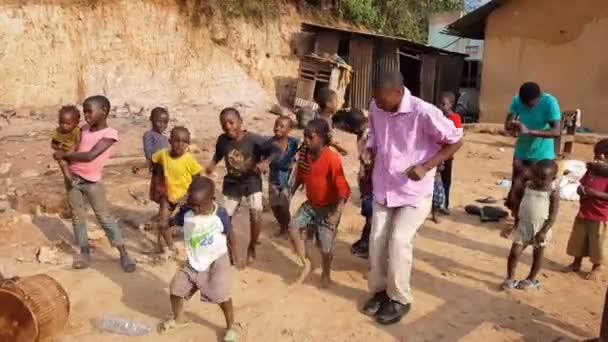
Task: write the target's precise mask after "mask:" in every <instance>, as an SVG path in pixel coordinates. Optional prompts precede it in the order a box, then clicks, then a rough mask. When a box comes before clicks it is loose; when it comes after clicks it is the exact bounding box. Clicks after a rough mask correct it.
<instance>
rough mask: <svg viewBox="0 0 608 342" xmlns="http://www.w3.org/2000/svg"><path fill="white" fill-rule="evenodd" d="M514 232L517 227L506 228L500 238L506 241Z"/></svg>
mask: <svg viewBox="0 0 608 342" xmlns="http://www.w3.org/2000/svg"><path fill="white" fill-rule="evenodd" d="M513 230H515V227H509V228H505V229H503V230H502V231H501V232H500V236H502V237H503V238H505V239H506V238H508V237H509V236H511V234H512V233H513Z"/></svg>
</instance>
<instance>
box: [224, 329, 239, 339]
mask: <svg viewBox="0 0 608 342" xmlns="http://www.w3.org/2000/svg"><path fill="white" fill-rule="evenodd" d="M238 340H239V333H238V332H237V331H236V330H234V329H228V331H226V335H224V342H237V341H238Z"/></svg>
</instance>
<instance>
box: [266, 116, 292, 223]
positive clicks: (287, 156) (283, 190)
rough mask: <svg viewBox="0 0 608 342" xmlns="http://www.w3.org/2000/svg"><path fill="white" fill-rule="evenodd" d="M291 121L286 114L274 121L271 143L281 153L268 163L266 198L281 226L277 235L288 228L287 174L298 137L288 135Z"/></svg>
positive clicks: (289, 200) (288, 197)
mask: <svg viewBox="0 0 608 342" xmlns="http://www.w3.org/2000/svg"><path fill="white" fill-rule="evenodd" d="M292 126H293V121H292V120H291V119H290V118H289V117H287V116H279V117H278V118H277V119H276V121H275V123H274V137H272V138H271V139H270V140H271V143H273V144H275V145H276V146H277V147H278V148H279V149H280V150H281V155H280V156H279V157H278V158H277V159H276V160H274V161H273V162H272V163H270V172H269V173H268V198H269V200H270V207H271V208H272V213H273V214H274V217H275V218H276V219H277V221H278V222H279V225H280V226H281V228H280V231H279V233H278V235H285V234H287V229H288V228H289V220H290V218H291V215H290V213H289V206H290V203H291V198H290V194H289V176H290V174H291V171H292V168H293V164H294V162H295V157H296V154H297V152H298V144H299V142H298V139H296V138H294V137H290V136H289V133H290V132H291V128H292Z"/></svg>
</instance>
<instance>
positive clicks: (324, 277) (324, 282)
mask: <svg viewBox="0 0 608 342" xmlns="http://www.w3.org/2000/svg"><path fill="white" fill-rule="evenodd" d="M330 285H331V277H330V276H329V274H321V285H320V286H321V288H322V289H326V288H328V287H329V286H330Z"/></svg>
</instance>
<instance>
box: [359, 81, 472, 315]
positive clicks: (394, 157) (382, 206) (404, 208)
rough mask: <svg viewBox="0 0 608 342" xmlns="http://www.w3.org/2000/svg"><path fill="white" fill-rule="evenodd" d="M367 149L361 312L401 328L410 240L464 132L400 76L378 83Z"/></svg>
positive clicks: (406, 297) (406, 308) (405, 308)
mask: <svg viewBox="0 0 608 342" xmlns="http://www.w3.org/2000/svg"><path fill="white" fill-rule="evenodd" d="M369 113H370V115H369V128H370V132H369V139H368V144H367V147H368V149H369V150H371V152H372V153H373V154H374V156H375V162H374V171H373V176H372V182H373V191H374V199H375V202H374V213H373V219H372V232H371V236H370V242H369V244H370V247H369V248H370V251H369V262H370V274H369V277H368V282H369V284H368V285H369V290H370V292H371V293H372V294H373V297H372V298H371V299H370V300H369V301H368V302H367V303H366V304H365V306H364V308H363V312H364V313H366V314H368V315H370V316H375V317H376V320H377V322H378V323H381V324H392V323H396V322H399V321H400V320H401V318H402V317H403V316H404V315H405V314H407V312H408V311H409V309H410V306H411V302H412V296H411V292H410V274H411V269H412V250H413V246H412V240H413V238H414V235H415V234H416V231H417V230H418V228H419V227H420V226H421V225H422V223H424V221H425V219H426V217H427V216H428V214H429V212H430V210H431V204H432V194H433V182H434V177H435V168H436V167H437V165H439V164H440V163H441V162H443V161H444V160H446V159H449V158H450V157H451V156H453V155H454V153H455V152H456V151H457V150H458V149H459V148H460V147H461V146H462V132H461V131H460V130H458V129H456V128H455V127H454V125H453V124H452V122H451V121H450V120H449V119H447V118H446V117H445V116H444V115H443V113H442V112H441V110H439V109H438V108H437V107H435V106H433V105H432V104H430V103H427V102H425V101H423V100H421V99H419V98H417V97H414V96H412V95H411V93H410V91H409V90H408V89H407V88H405V87H404V86H403V77H402V75H401V74H400V73H398V72H397V73H388V74H385V75H382V76H381V77H380V78H379V82H378V84H376V86H375V88H374V100H373V101H372V102H371V104H370V109H369Z"/></svg>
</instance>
